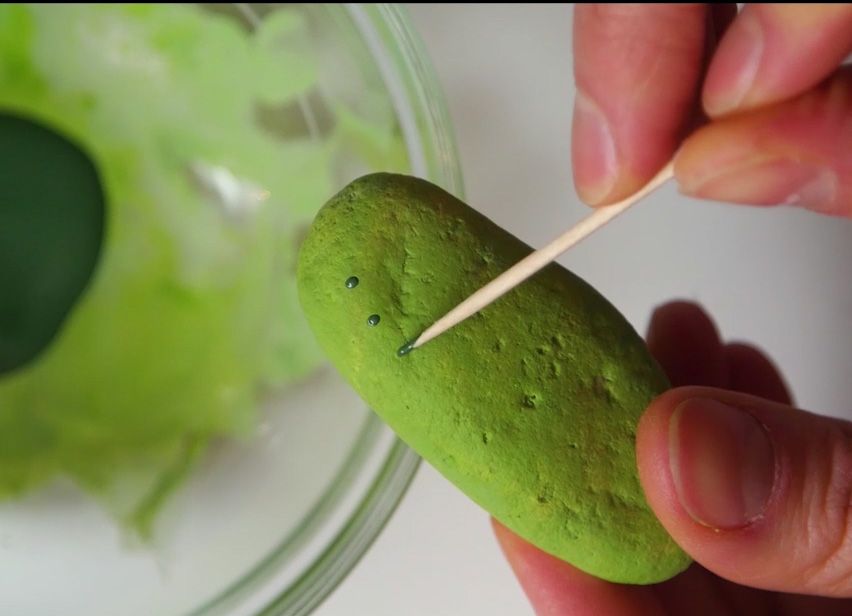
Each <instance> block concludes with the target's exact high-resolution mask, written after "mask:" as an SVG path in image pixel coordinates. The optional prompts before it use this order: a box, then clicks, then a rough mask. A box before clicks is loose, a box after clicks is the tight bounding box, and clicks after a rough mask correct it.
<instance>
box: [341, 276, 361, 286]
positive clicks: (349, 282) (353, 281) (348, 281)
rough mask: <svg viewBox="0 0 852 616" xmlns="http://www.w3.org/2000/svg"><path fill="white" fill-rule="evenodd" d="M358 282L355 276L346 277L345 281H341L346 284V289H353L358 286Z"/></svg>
mask: <svg viewBox="0 0 852 616" xmlns="http://www.w3.org/2000/svg"><path fill="white" fill-rule="evenodd" d="M358 282H359V280H358V277H357V276H350V277H349V278H347V279H346V282H345V283H343V284H345V285H346V288H347V289H354V288H355V287H357V286H358Z"/></svg>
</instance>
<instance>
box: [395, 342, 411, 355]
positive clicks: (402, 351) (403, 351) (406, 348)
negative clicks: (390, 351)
mask: <svg viewBox="0 0 852 616" xmlns="http://www.w3.org/2000/svg"><path fill="white" fill-rule="evenodd" d="M413 350H414V343H413V342H406V343H405V344H403V345H402V346H401V347H399V348H398V349H397V350H396V354H397V355H399V356H400V357H404V356H406V355H408V354H409V353H411V351H413Z"/></svg>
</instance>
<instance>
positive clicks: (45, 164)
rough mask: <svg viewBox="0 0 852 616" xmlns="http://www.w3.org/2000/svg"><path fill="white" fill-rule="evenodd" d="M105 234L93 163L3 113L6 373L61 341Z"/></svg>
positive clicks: (1, 323)
mask: <svg viewBox="0 0 852 616" xmlns="http://www.w3.org/2000/svg"><path fill="white" fill-rule="evenodd" d="M103 235H104V193H103V189H102V188H101V183H100V179H99V177H98V172H97V170H96V168H95V166H94V164H93V163H92V161H91V160H90V159H89V157H88V156H87V155H86V154H85V153H84V152H83V151H82V150H81V149H80V148H79V147H78V146H77V145H75V144H74V143H72V142H71V141H69V140H68V139H66V138H65V137H63V136H62V135H59V134H57V133H55V132H53V131H51V130H49V129H48V128H46V127H44V126H42V125H40V124H37V123H35V122H33V121H31V120H28V119H26V118H23V117H19V116H15V115H8V114H3V113H0V374H2V373H4V372H9V371H11V370H15V369H16V368H20V367H22V366H23V365H24V364H26V363H27V362H29V361H31V360H33V359H34V358H35V357H36V356H38V354H39V353H40V352H41V351H42V350H44V349H45V348H46V347H47V346H48V345H49V344H50V342H51V341H52V340H53V339H54V337H55V336H56V335H57V333H58V332H59V330H60V328H61V326H62V322H63V321H64V320H65V318H66V317H67V316H68V314H69V313H70V311H71V310H72V308H73V306H74V304H75V302H76V301H77V300H78V299H79V297H80V296H81V294H82V293H83V290H84V289H85V287H86V285H87V283H88V282H89V280H90V278H91V277H92V273H93V271H94V269H95V265H96V264H97V261H98V256H99V254H100V249H101V244H102V241H103Z"/></svg>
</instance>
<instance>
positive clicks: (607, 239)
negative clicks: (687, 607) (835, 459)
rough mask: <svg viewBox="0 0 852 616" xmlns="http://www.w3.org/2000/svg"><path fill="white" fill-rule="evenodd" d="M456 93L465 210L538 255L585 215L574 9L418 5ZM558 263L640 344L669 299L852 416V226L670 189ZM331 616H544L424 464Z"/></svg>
mask: <svg viewBox="0 0 852 616" xmlns="http://www.w3.org/2000/svg"><path fill="white" fill-rule="evenodd" d="M408 8H409V11H410V14H411V18H412V22H413V24H414V27H415V28H416V29H417V31H418V32H419V34H420V35H421V37H422V39H423V41H424V42H425V45H426V48H427V51H428V53H429V55H430V56H431V59H432V61H433V63H434V66H435V70H436V72H437V74H438V78H439V80H440V82H441V84H442V85H443V88H444V92H445V95H446V98H447V102H448V105H449V109H450V113H451V116H452V120H453V123H454V128H455V131H456V137H457V140H458V146H459V150H460V155H461V162H462V170H463V172H464V181H465V185H466V193H467V201H468V203H470V204H471V205H472V206H474V207H475V208H477V209H479V210H480V211H482V212H484V213H485V214H486V215H488V216H489V217H490V218H492V219H493V220H495V221H496V222H497V223H498V224H500V225H501V226H503V227H505V228H507V229H509V230H510V231H511V232H513V233H514V234H515V235H517V236H518V237H520V238H521V239H523V240H524V241H526V242H528V243H530V244H532V245H534V246H538V245H542V244H543V243H544V242H546V241H548V240H549V239H551V238H552V236H553V235H554V234H555V232H556V231H558V230H562V229H566V228H568V227H569V226H570V225H571V224H572V223H573V222H575V221H576V220H578V219H579V218H580V217H582V216H583V215H584V214H585V213H586V209H585V206H583V205H582V204H581V203H580V202H579V200H578V199H577V197H576V195H575V193H574V189H573V186H572V181H571V165H570V137H571V107H572V103H573V95H574V88H573V79H572V69H571V66H572V53H571V27H572V21H571V19H572V9H571V7H570V6H567V5H533V4H524V5H428V4H418V5H411V6H409V7H408ZM561 262H562V263H563V264H564V265H566V266H567V267H569V268H570V269H571V270H573V271H575V272H576V273H578V274H579V275H581V276H583V277H584V278H586V279H587V280H588V281H589V282H590V283H591V284H592V285H594V286H595V287H597V288H598V289H599V290H600V291H601V292H602V293H603V294H604V295H605V296H607V297H608V298H609V299H610V300H611V301H612V302H613V303H614V304H615V305H616V306H617V307H619V308H620V309H621V310H622V311H623V312H624V313H625V315H626V316H627V317H628V319H630V321H631V322H632V323H633V324H634V326H635V327H636V328H637V329H638V330H639V331H640V332H643V331H644V329H645V327H646V325H647V322H648V317H649V315H650V312H651V311H652V309H653V308H654V307H655V306H656V305H658V304H660V303H662V302H665V301H666V300H669V299H672V298H687V299H691V300H694V301H698V302H700V303H702V304H703V305H704V306H705V307H706V308H707V309H708V310H709V311H710V312H711V313H712V314H713V315H714V317H715V318H716V320H717V323H718V325H719V328H720V329H721V332H722V335H723V337H725V338H726V339H739V340H747V341H750V342H752V343H754V344H757V345H758V346H760V347H762V348H764V349H765V350H767V351H768V352H769V353H770V354H771V355H772V357H773V358H774V359H775V360H776V362H777V364H778V365H779V366H780V368H781V369H782V371H783V372H784V374H785V375H786V377H787V380H788V383H789V384H790V386H791V388H792V391H793V393H794V396H795V400H796V403H797V404H798V405H799V406H801V407H803V408H807V409H809V410H814V411H819V412H823V413H830V414H834V415H838V416H846V417H850V418H852V403H850V400H852V378H850V377H852V221H848V220H845V221H844V220H837V219H831V218H826V217H820V216H817V215H814V214H810V213H807V212H799V211H794V210H791V209H787V208H776V209H773V210H771V211H765V210H760V209H756V208H749V207H734V206H725V205H722V204H716V203H707V202H697V201H694V200H690V199H687V198H684V197H682V196H680V195H678V194H677V192H676V191H675V190H674V189H673V188H671V187H668V188H666V189H664V190H663V191H661V192H659V193H657V194H656V195H655V196H654V197H653V198H652V199H649V200H648V201H647V202H645V203H643V204H642V205H640V206H638V207H636V208H635V209H634V210H633V211H631V212H628V213H627V214H625V215H624V216H623V217H622V218H621V219H619V220H618V221H616V222H615V223H614V224H613V225H611V226H610V227H608V228H606V229H604V230H602V231H601V232H600V233H598V234H597V235H595V236H594V237H592V238H590V239H588V240H587V241H586V242H585V243H583V244H582V245H580V246H579V247H577V248H575V249H573V250H572V251H570V252H569V254H568V255H566V256H564V257H563V258H562V259H561ZM318 613H319V614H320V615H321V616H351V615H353V614H371V615H374V616H385V615H388V616H390V615H394V616H396V615H398V614H411V615H416V616H419V615H429V616H433V615H457V614H471V615H475V614H489V615H494V616H498V615H506V616H508V615H512V616H515V615H518V614H526V613H531V610H530V608H529V607H528V604H527V603H526V600H525V598H524V596H523V593H522V591H521V590H520V587H519V586H518V585H517V583H516V582H515V580H514V578H513V576H512V574H511V571H510V569H509V567H508V565H507V564H505V562H504V561H503V559H502V556H501V554H500V552H499V549H498V547H497V544H496V542H495V541H494V539H493V536H492V534H491V529H490V526H489V524H488V518H487V516H486V515H485V514H484V513H483V512H482V511H481V510H480V509H479V508H478V507H476V506H475V505H474V504H472V503H471V502H469V501H468V500H467V499H466V498H465V497H464V496H463V495H462V494H461V493H460V492H458V491H457V490H456V489H455V488H454V487H453V486H451V485H450V484H449V483H448V482H446V481H445V480H444V479H443V478H441V477H440V476H439V475H438V474H437V473H436V472H435V471H433V470H432V469H431V468H430V467H429V466H428V465H425V464H424V465H422V466H421V468H420V470H419V472H418V474H417V477H416V479H415V480H414V483H413V484H412V487H411V489H410V490H409V492H408V494H407V495H406V496H405V497H404V499H403V502H402V504H401V505H400V507H399V509H398V510H397V513H396V514H395V515H394V516H393V518H392V519H391V521H390V523H389V524H388V526H387V527H386V529H385V531H384V532H383V533H382V534H381V535H380V536H379V538H378V540H377V541H376V542H375V544H374V545H373V547H372V549H371V550H370V551H369V552H368V553H367V555H366V556H365V557H364V558H363V560H362V561H361V563H360V564H359V565H358V566H357V567H356V569H355V570H354V571H353V573H352V574H351V575H350V576H349V577H348V578H347V579H346V580H345V581H344V582H343V584H342V585H341V586H340V587H339V588H338V589H337V591H336V592H335V593H334V594H333V595H332V596H331V597H330V598H329V599H328V600H327V601H326V602H325V604H324V605H322V606H321V607H320V609H319V612H318Z"/></svg>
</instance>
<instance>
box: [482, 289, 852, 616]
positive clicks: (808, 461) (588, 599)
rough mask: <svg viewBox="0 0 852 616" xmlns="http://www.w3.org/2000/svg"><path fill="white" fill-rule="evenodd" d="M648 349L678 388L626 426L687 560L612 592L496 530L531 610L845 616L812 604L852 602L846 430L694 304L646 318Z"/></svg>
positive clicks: (851, 472) (851, 442) (851, 491)
mask: <svg viewBox="0 0 852 616" xmlns="http://www.w3.org/2000/svg"><path fill="white" fill-rule="evenodd" d="M647 342H648V347H649V348H650V350H651V352H652V353H653V354H654V356H655V357H656V358H657V360H658V361H659V363H660V365H661V366H662V367H663V368H664V369H665V371H666V372H667V374H668V375H669V379H670V381H671V382H672V385H673V386H675V387H676V388H677V389H673V390H671V391H669V392H667V393H665V394H663V395H662V396H660V397H659V398H658V399H657V400H655V401H654V402H653V403H652V404H651V406H650V408H649V409H648V410H647V411H646V413H645V415H644V416H643V418H642V420H641V422H640V424H639V429H638V434H637V461H638V466H639V476H640V479H641V481H642V487H643V489H644V490H645V495H646V497H647V499H648V502H649V504H650V505H651V508H652V509H653V510H654V513H655V514H656V515H657V517H658V518H659V519H660V521H661V522H662V524H663V525H664V526H665V528H666V529H667V530H668V532H669V533H670V534H671V535H672V537H673V538H674V540H675V541H677V543H678V544H680V545H681V546H682V547H683V548H684V549H685V550H686V551H687V552H688V553H689V554H690V555H691V556H692V557H693V558H694V559H695V561H696V562H695V563H694V564H693V565H692V566H690V567H689V568H688V569H687V570H686V571H684V572H683V573H681V574H680V575H678V576H676V577H674V578H672V579H671V580H668V581H666V582H663V583H661V584H655V585H650V586H630V585H622V584H613V583H610V582H606V581H603V580H600V579H598V578H595V577H593V576H591V575H588V574H586V573H584V572H582V571H580V570H579V569H576V568H574V567H572V566H571V565H569V564H567V563H564V562H561V561H559V560H557V559H556V558H554V557H552V556H549V555H547V554H545V553H544V552H541V551H539V550H538V549H536V548H535V547H533V546H532V545H530V544H528V543H526V542H525V541H523V540H521V539H520V538H518V537H517V536H515V535H514V534H512V533H511V532H510V531H509V530H507V529H506V528H504V527H503V526H501V525H499V524H497V523H496V522H495V524H494V526H495V531H496V533H497V537H498V539H499V540H500V544H501V546H502V548H503V551H504V553H505V554H506V556H507V558H508V559H509V562H510V563H511V565H512V568H513V570H514V571H515V574H516V575H517V577H518V579H519V580H520V582H521V585H522V586H523V588H524V590H525V591H526V593H527V596H528V597H529V598H530V600H531V602H532V604H533V607H534V608H535V610H536V613H537V614H539V615H540V616H563V615H568V614H570V615H571V616H584V615H590V616H651V615H654V616H657V615H660V616H661V615H664V614H671V615H680V614H689V615H690V616H703V615H704V614H707V615H708V616H709V615H713V616H718V615H719V614H744V615H748V616H761V615H764V614H766V615H768V614H780V615H784V616H787V615H790V616H792V615H795V614H802V615H803V616H805V615H807V616H810V615H812V614H819V615H820V616H832V615H834V614H837V615H841V614H850V613H852V601H849V600H843V599H837V598H834V599H832V598H825V597H850V596H852V508H850V505H852V424H850V423H849V422H846V421H842V420H839V419H831V418H827V417H820V416H817V415H812V414H810V413H807V412H805V411H800V410H796V409H794V408H792V407H791V406H790V404H791V398H790V394H789V392H788V390H787V388H786V386H785V385H784V382H783V380H782V379H781V377H780V375H779V374H778V372H777V370H776V369H775V367H774V366H773V365H772V363H771V362H770V361H769V360H768V359H767V358H766V357H765V356H764V355H763V354H762V353H761V352H760V351H758V350H756V349H755V348H753V347H750V346H746V345H742V344H725V343H723V342H722V341H721V340H720V338H719V335H718V333H717V331H716V328H715V327H714V325H713V323H712V321H711V320H710V318H709V317H708V316H707V315H706V314H705V313H704V312H703V311H702V310H701V309H700V308H698V307H697V306H695V305H693V304H688V303H683V302H675V303H671V304H668V305H666V306H663V307H662V308H660V309H658V310H657V311H656V312H655V313H654V315H653V317H652V319H651V324H650V327H649V331H648V336H647ZM715 388H725V389H724V390H723V389H715ZM725 390H727V391H725ZM808 595H823V596H822V597H820V596H808Z"/></svg>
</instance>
